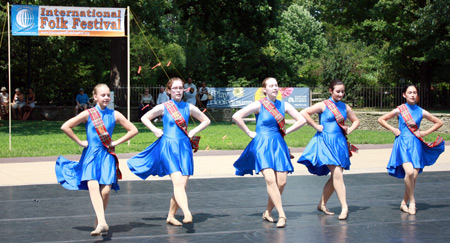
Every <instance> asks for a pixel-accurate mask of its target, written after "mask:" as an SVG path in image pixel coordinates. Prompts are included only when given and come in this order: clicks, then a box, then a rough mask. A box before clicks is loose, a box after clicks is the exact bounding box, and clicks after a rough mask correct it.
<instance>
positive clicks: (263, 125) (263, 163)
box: [234, 100, 294, 176]
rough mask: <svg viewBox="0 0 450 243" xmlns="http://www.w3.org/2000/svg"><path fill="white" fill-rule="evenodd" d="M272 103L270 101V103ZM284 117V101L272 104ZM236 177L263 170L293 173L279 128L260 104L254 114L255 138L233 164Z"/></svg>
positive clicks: (287, 150) (286, 147)
mask: <svg viewBox="0 0 450 243" xmlns="http://www.w3.org/2000/svg"><path fill="white" fill-rule="evenodd" d="M269 101H270V100H269ZM270 102H272V101H270ZM272 103H273V104H274V105H275V107H276V108H277V110H278V111H279V112H280V113H281V115H283V116H284V114H285V107H284V101H279V100H276V101H275V103H274V102H272ZM234 167H235V168H236V175H240V176H243V175H245V174H250V175H253V170H254V171H255V173H256V174H259V172H260V171H261V170H263V169H268V168H270V169H273V170H274V171H278V172H286V171H287V172H289V173H292V172H293V171H294V167H293V166H292V163H291V159H290V156H289V149H288V146H287V144H286V141H284V138H283V136H282V135H281V133H280V127H279V125H278V123H277V121H276V120H275V118H274V117H273V115H272V114H270V113H269V111H267V109H266V108H264V106H263V104H261V110H260V112H259V114H256V136H255V138H253V139H252V141H251V142H250V143H249V144H248V145H247V147H246V148H245V150H244V151H243V152H242V154H241V156H240V157H239V159H238V160H237V161H236V162H235V163H234Z"/></svg>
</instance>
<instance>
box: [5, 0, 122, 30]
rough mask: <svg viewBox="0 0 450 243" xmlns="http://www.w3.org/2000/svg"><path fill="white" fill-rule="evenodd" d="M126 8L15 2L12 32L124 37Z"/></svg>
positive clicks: (12, 15) (12, 8)
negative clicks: (35, 4) (17, 3)
mask: <svg viewBox="0 0 450 243" xmlns="http://www.w3.org/2000/svg"><path fill="white" fill-rule="evenodd" d="M125 11H126V9H125V8H96V7H66V6H64V7H62V6H33V5H12V7H11V26H12V35H17V36H86V37H89V36H90V37H124V36H125Z"/></svg>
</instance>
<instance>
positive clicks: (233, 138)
mask: <svg viewBox="0 0 450 243" xmlns="http://www.w3.org/2000/svg"><path fill="white" fill-rule="evenodd" d="M62 124H63V122H62V121H13V123H12V127H11V130H12V150H11V151H9V141H8V122H7V121H0V158H7V157H40V156H58V155H71V154H81V152H82V151H83V149H82V148H81V147H80V146H78V145H77V144H75V142H73V141H72V140H71V139H70V138H68V137H67V136H66V135H65V134H64V133H63V132H62V131H61V129H60V127H61V125H62ZM135 125H136V127H137V128H138V130H139V134H138V135H137V136H136V137H134V138H133V139H132V140H131V142H130V146H128V145H127V144H126V143H124V144H121V145H119V146H118V147H117V148H116V153H137V152H140V151H142V150H144V149H145V148H147V147H148V146H149V145H150V144H151V143H153V142H154V141H156V137H155V136H154V135H153V133H152V132H150V130H149V129H148V128H146V127H145V126H144V125H143V124H142V123H135ZM247 125H248V127H249V128H250V129H251V130H253V131H254V130H255V122H249V123H247ZM157 126H158V127H160V128H162V123H157ZM191 126H192V124H191ZM74 131H75V133H76V134H77V135H78V136H79V137H80V139H86V135H85V128H84V125H79V126H77V127H76V128H75V129H74ZM124 134H125V129H123V128H122V127H120V126H118V127H116V129H115V131H114V135H113V140H114V139H117V138H119V137H121V136H123V135H124ZM314 134H315V130H314V129H313V128H312V127H310V126H306V127H303V128H301V129H300V130H298V131H296V132H295V133H293V134H289V135H287V136H286V137H285V139H286V143H287V144H288V146H289V147H305V146H306V145H307V144H308V142H309V140H310V139H311V138H312V137H313V136H314ZM437 134H439V135H441V136H442V137H444V139H446V140H449V139H450V134H444V133H437ZM437 134H431V135H430V136H428V137H426V140H427V141H431V140H433V139H434V138H435V137H436V135H437ZM199 135H200V136H201V137H202V138H201V140H200V150H204V149H206V147H208V146H209V148H210V149H212V150H243V149H244V148H245V147H246V146H247V144H248V143H249V142H250V138H249V137H248V136H247V135H246V134H244V133H243V132H242V131H241V130H240V129H239V128H238V127H237V126H236V125H234V124H233V123H231V122H218V123H216V122H213V123H212V124H211V125H210V126H209V127H208V128H207V129H205V130H204V131H202V132H200V133H199ZM349 140H350V141H351V142H352V143H353V144H391V143H393V142H394V136H393V135H392V133H391V132H389V131H363V130H356V131H355V132H353V133H352V134H351V135H350V136H349Z"/></svg>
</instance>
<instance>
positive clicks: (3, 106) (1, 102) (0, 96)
mask: <svg viewBox="0 0 450 243" xmlns="http://www.w3.org/2000/svg"><path fill="white" fill-rule="evenodd" d="M8 104H9V95H8V93H6V87H2V90H1V93H0V117H1V119H4V120H6V119H8V118H7V117H8V112H9V108H8Z"/></svg>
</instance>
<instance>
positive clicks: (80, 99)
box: [75, 88, 89, 115]
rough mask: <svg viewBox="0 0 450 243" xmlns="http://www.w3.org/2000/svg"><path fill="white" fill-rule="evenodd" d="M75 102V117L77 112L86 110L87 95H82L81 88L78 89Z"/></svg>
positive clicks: (82, 90)
mask: <svg viewBox="0 0 450 243" xmlns="http://www.w3.org/2000/svg"><path fill="white" fill-rule="evenodd" d="M75 102H77V105H76V106H75V115H77V114H78V111H79V110H81V111H84V110H86V109H87V108H88V104H89V97H88V95H87V94H85V93H84V89H83V88H80V93H79V94H77V97H76V98H75Z"/></svg>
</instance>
